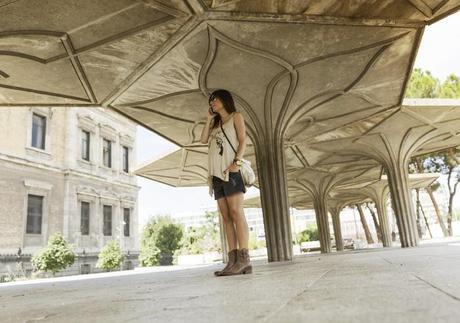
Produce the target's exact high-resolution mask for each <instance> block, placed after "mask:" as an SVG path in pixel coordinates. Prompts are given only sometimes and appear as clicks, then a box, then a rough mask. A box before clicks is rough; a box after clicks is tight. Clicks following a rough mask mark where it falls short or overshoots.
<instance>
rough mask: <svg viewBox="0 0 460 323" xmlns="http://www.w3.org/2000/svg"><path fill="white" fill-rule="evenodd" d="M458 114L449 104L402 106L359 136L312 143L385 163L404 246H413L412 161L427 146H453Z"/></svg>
mask: <svg viewBox="0 0 460 323" xmlns="http://www.w3.org/2000/svg"><path fill="white" fill-rule="evenodd" d="M441 103H443V102H441ZM458 113H459V109H458V108H456V107H452V106H449V104H440V105H439V106H401V107H398V108H395V109H393V110H392V111H391V113H389V114H388V111H387V112H386V116H385V117H384V118H383V119H382V120H381V121H380V122H378V123H377V124H375V125H373V126H372V127H370V128H368V129H367V130H366V131H365V132H364V133H363V134H361V135H360V136H356V137H354V138H346V139H337V140H330V141H327V142H326V141H322V142H321V143H316V144H314V145H312V146H314V147H315V148H316V149H319V150H327V151H334V152H335V153H336V154H337V153H339V152H340V153H341V154H361V155H366V156H369V157H372V158H374V159H376V160H378V161H379V162H380V163H381V164H382V165H383V166H384V168H385V171H386V174H387V176H388V180H389V188H390V193H391V197H392V203H393V209H394V211H395V215H396V222H397V225H398V229H399V235H400V240H401V246H402V247H412V246H416V245H417V243H418V236H417V230H416V224H415V213H414V208H413V205H412V197H411V192H410V190H409V184H408V175H409V174H408V167H409V160H410V158H411V156H413V155H414V154H415V153H417V154H420V153H421V152H422V151H423V149H424V147H433V148H430V149H432V150H431V151H435V148H434V147H436V148H438V147H441V146H445V145H454V143H455V142H457V141H458V136H457V129H458V119H457V118H458ZM380 207H381V208H382V211H383V207H382V206H380Z"/></svg>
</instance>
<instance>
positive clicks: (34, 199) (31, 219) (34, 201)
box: [26, 194, 43, 234]
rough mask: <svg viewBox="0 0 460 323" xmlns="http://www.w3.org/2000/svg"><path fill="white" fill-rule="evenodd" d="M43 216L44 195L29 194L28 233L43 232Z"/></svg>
mask: <svg viewBox="0 0 460 323" xmlns="http://www.w3.org/2000/svg"><path fill="white" fill-rule="evenodd" d="M42 217H43V196H38V195H30V194H29V195H28V196H27V225H26V233H31V234H41V233H42Z"/></svg>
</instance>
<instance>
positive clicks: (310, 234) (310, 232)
mask: <svg viewBox="0 0 460 323" xmlns="http://www.w3.org/2000/svg"><path fill="white" fill-rule="evenodd" d="M316 240H319V235H318V228H317V227H316V226H310V227H308V228H307V229H305V230H303V231H302V232H300V233H299V234H298V236H297V241H298V242H299V243H302V242H307V241H316Z"/></svg>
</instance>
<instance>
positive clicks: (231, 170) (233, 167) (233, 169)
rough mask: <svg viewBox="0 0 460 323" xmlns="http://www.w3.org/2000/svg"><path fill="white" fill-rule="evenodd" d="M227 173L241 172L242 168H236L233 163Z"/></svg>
mask: <svg viewBox="0 0 460 323" xmlns="http://www.w3.org/2000/svg"><path fill="white" fill-rule="evenodd" d="M226 171H227V172H239V171H240V166H236V165H235V164H234V163H231V164H230V166H228V167H227V169H226Z"/></svg>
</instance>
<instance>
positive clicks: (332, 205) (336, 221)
mask: <svg viewBox="0 0 460 323" xmlns="http://www.w3.org/2000/svg"><path fill="white" fill-rule="evenodd" d="M345 204H346V203H344V202H342V201H338V200H334V199H331V200H329V202H328V207H329V213H331V217H332V226H333V228H334V236H335V246H336V249H337V251H342V250H343V238H342V228H341V226H340V212H341V211H342V209H343V207H344V206H345Z"/></svg>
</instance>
